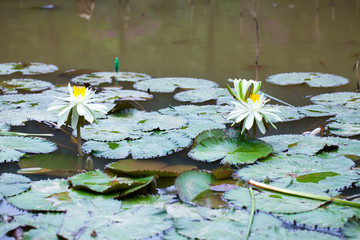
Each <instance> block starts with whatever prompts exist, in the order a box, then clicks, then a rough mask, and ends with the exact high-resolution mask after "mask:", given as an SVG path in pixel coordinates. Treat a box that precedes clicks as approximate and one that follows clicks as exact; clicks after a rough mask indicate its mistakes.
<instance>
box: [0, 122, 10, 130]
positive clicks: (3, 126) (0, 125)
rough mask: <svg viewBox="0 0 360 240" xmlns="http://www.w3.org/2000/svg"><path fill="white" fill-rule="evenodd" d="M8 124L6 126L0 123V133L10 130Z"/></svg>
mask: <svg viewBox="0 0 360 240" xmlns="http://www.w3.org/2000/svg"><path fill="white" fill-rule="evenodd" d="M10 128H11V127H10V126H9V124H6V123H4V122H0V132H7V131H9V130H10Z"/></svg>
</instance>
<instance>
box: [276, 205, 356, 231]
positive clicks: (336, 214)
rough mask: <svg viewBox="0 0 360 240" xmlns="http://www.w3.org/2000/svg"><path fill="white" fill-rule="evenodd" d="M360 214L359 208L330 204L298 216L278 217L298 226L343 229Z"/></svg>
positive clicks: (297, 214) (280, 215) (283, 215)
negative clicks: (351, 219)
mask: <svg viewBox="0 0 360 240" xmlns="http://www.w3.org/2000/svg"><path fill="white" fill-rule="evenodd" d="M357 212H358V213H360V210H359V209H357V208H351V207H348V206H344V205H338V204H329V205H325V206H321V207H319V208H317V209H315V210H312V211H309V212H303V213H296V214H278V215H276V216H277V217H279V218H281V219H282V220H285V221H288V222H296V224H300V225H303V224H305V225H307V226H317V227H323V228H328V227H330V228H342V227H344V225H345V224H346V223H347V221H348V220H349V219H350V218H352V217H353V216H354V215H356V213H357Z"/></svg>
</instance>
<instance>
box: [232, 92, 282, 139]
mask: <svg viewBox="0 0 360 240" xmlns="http://www.w3.org/2000/svg"><path fill="white" fill-rule="evenodd" d="M246 100H247V101H239V102H235V101H234V102H232V103H233V104H234V105H235V110H234V111H232V112H231V113H230V114H229V116H228V120H229V119H233V120H234V124H235V123H240V122H242V130H241V133H244V131H245V129H247V130H250V129H251V128H252V127H253V125H254V122H255V123H256V125H257V126H258V128H259V129H260V132H261V133H263V134H264V133H265V132H266V127H265V125H267V124H268V123H270V124H271V126H273V127H274V128H275V129H276V127H275V125H274V124H273V123H272V121H274V120H278V121H281V118H280V117H279V116H278V115H276V114H275V113H276V112H279V110H277V109H271V108H269V107H267V106H266V105H265V104H266V103H267V102H268V101H269V100H267V99H266V98H265V96H264V94H261V95H260V96H259V95H258V94H255V95H250V97H249V98H248V99H246Z"/></svg>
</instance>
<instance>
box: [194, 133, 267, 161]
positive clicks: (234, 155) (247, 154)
mask: <svg viewBox="0 0 360 240" xmlns="http://www.w3.org/2000/svg"><path fill="white" fill-rule="evenodd" d="M228 132H229V130H225V131H222V132H221V131H217V132H214V131H212V133H214V134H216V135H215V136H214V137H209V138H205V139H204V137H203V136H201V135H200V136H198V137H199V138H201V140H200V141H199V140H196V139H195V143H196V144H195V145H194V146H193V147H192V149H191V150H190V152H189V153H188V155H189V157H191V158H193V159H195V160H200V161H205V162H214V161H217V160H221V162H222V163H230V164H244V163H252V162H255V161H256V160H258V159H259V158H263V157H266V156H268V155H269V154H270V153H271V152H272V146H271V145H270V144H267V143H265V142H264V141H261V140H258V139H249V138H245V137H243V136H241V135H240V133H239V132H232V133H231V135H229V133H228ZM202 134H206V133H205V132H204V133H202Z"/></svg>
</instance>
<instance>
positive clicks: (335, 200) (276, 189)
mask: <svg viewBox="0 0 360 240" xmlns="http://www.w3.org/2000/svg"><path fill="white" fill-rule="evenodd" d="M248 183H249V184H250V185H253V186H256V187H259V188H263V189H266V190H270V191H274V192H279V193H284V194H288V195H294V196H298V197H303V198H310V199H315V200H320V201H326V202H333V203H337V204H343V205H348V206H352V207H358V208H360V203H357V202H351V201H347V200H344V199H340V198H332V197H326V196H320V195H315V194H310V193H304V192H298V191H294V190H290V189H285V188H279V187H274V186H270V185H268V184H265V183H260V182H256V181H254V180H251V179H250V180H249V182H248Z"/></svg>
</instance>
